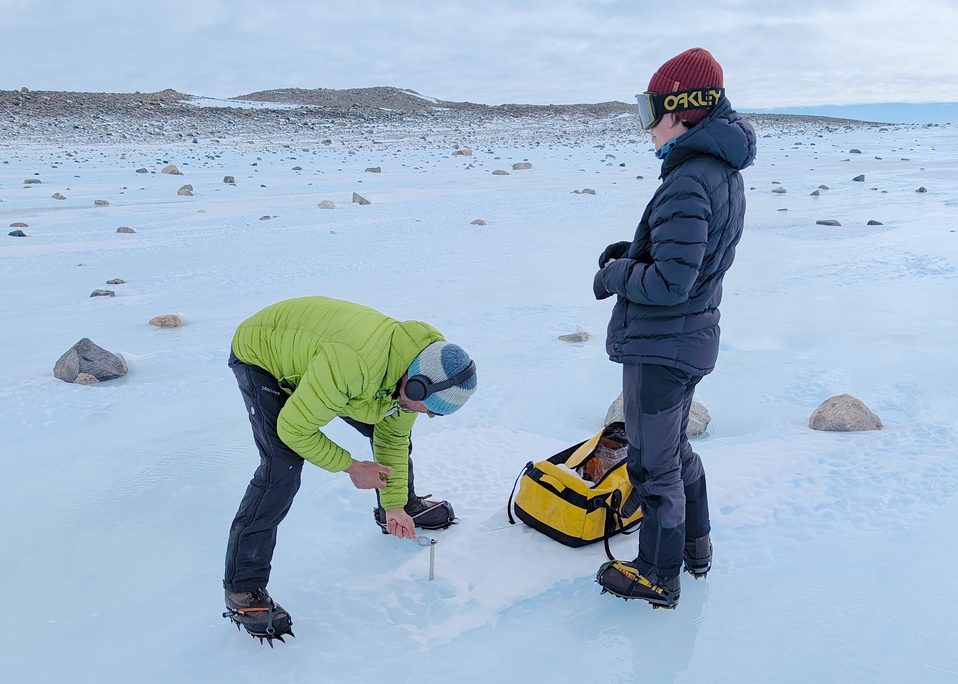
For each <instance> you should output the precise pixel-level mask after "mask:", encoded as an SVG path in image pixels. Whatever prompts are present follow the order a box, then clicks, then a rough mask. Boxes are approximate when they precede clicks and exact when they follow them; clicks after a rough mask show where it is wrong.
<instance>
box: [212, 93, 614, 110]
mask: <svg viewBox="0 0 958 684" xmlns="http://www.w3.org/2000/svg"><path fill="white" fill-rule="evenodd" d="M230 99H231V100H236V101H243V100H245V101H254V102H277V103H283V104H296V105H304V106H311V107H324V108H328V109H335V110H340V111H345V110H349V109H359V110H365V109H386V110H391V111H395V112H403V113H416V114H422V113H428V112H433V111H437V110H456V111H473V112H477V113H490V114H492V113H509V114H536V113H553V114H555V113H570V114H575V113H583V114H591V115H596V116H614V115H615V114H625V113H627V112H630V111H632V106H631V105H628V104H626V103H624V102H599V103H594V104H593V103H589V104H567V105H526V104H504V105H484V104H477V103H474V102H452V101H449V100H439V99H436V98H433V97H426V96H425V95H420V94H419V93H417V92H416V91H415V90H406V89H402V88H393V87H391V86H381V87H376V88H345V89H341V90H336V89H333V88H315V89H305V88H280V89H276V90H260V91H257V92H255V93H248V94H246V95H238V96H237V97H232V98H230Z"/></svg>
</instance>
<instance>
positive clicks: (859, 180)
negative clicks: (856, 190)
mask: <svg viewBox="0 0 958 684" xmlns="http://www.w3.org/2000/svg"><path fill="white" fill-rule="evenodd" d="M852 180H853V181H855V182H856V183H864V182H865V174H864V173H863V174H861V175H860V176H855V177H854V178H852Z"/></svg>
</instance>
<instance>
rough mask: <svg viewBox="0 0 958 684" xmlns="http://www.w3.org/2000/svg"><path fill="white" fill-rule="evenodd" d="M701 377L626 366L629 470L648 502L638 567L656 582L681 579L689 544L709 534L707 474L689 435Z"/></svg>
mask: <svg viewBox="0 0 958 684" xmlns="http://www.w3.org/2000/svg"><path fill="white" fill-rule="evenodd" d="M701 379H702V378H701V376H695V375H690V374H689V373H686V372H685V371H683V370H680V369H678V368H671V367H668V366H659V365H654V364H624V365H623V368H622V396H623V400H624V401H623V404H624V409H625V428H626V433H627V435H628V438H629V450H628V454H629V457H628V465H627V468H628V471H629V479H630V480H631V481H632V485H633V486H634V487H635V489H636V490H637V491H638V493H639V494H640V495H641V497H642V507H643V517H642V525H641V527H640V528H639V554H638V558H636V566H637V567H638V569H639V572H641V573H642V574H643V575H645V576H646V577H648V578H649V579H652V580H654V581H665V580H668V579H671V578H673V577H675V576H677V575H678V574H679V572H680V571H681V569H682V554H683V550H684V547H685V540H686V539H694V538H696V537H702V536H704V535H706V534H708V533H709V530H710V526H709V510H708V496H707V494H706V488H705V472H704V470H703V468H702V461H701V459H700V458H699V456H698V454H696V453H695V452H694V451H692V446H691V445H690V444H689V440H688V437H687V436H686V434H685V430H686V428H687V427H688V424H689V409H690V408H691V406H692V394H693V393H694V391H695V386H696V385H697V384H698V382H699V380H701Z"/></svg>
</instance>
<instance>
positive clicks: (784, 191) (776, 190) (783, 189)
mask: <svg viewBox="0 0 958 684" xmlns="http://www.w3.org/2000/svg"><path fill="white" fill-rule="evenodd" d="M772 192H777V193H778V194H779V195H784V194H785V193H786V192H788V191H787V190H786V189H785V188H783V187H781V186H779V187H777V188H772Z"/></svg>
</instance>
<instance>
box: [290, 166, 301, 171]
mask: <svg viewBox="0 0 958 684" xmlns="http://www.w3.org/2000/svg"><path fill="white" fill-rule="evenodd" d="M302 170H303V167H302V166H294V167H293V168H291V169H290V171H302Z"/></svg>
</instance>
